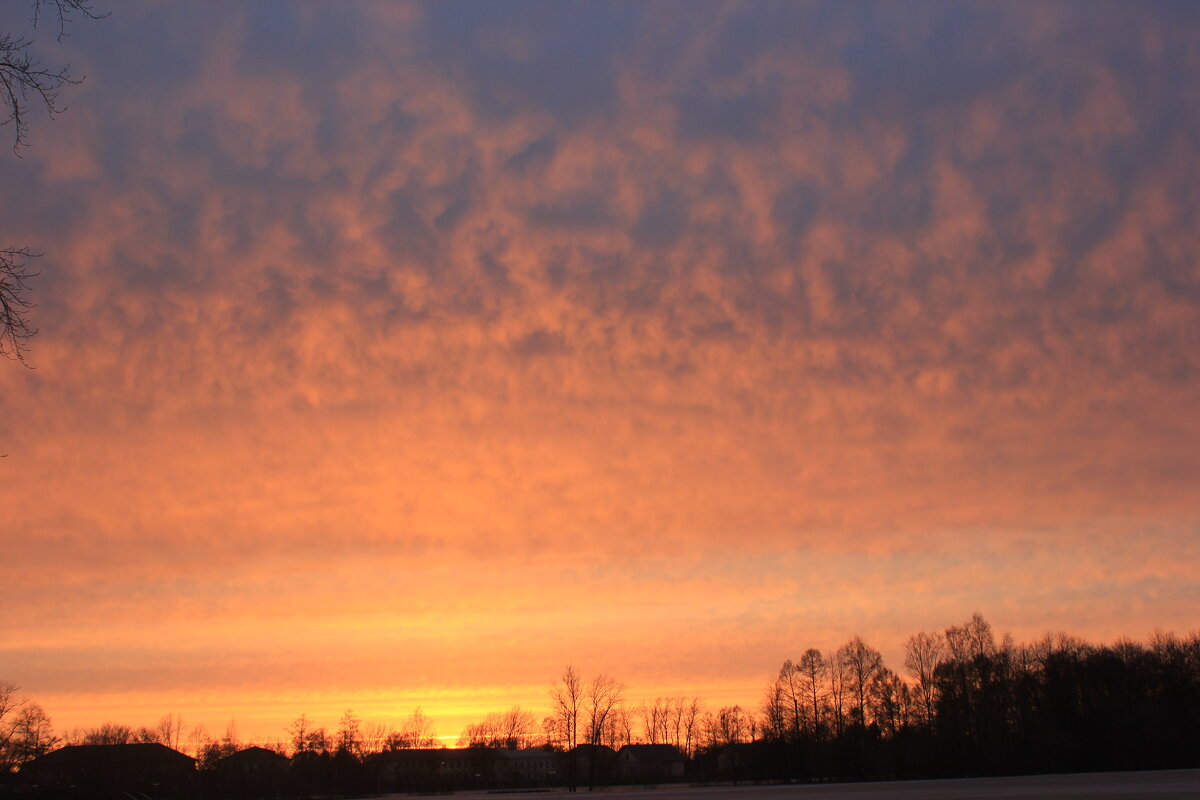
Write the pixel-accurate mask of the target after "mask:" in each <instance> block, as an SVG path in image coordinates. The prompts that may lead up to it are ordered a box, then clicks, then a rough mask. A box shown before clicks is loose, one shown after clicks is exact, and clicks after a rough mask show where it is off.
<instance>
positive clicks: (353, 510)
mask: <svg viewBox="0 0 1200 800" xmlns="http://www.w3.org/2000/svg"><path fill="white" fill-rule="evenodd" d="M18 5H19V4H18ZM553 8H554V12H553V13H547V11H546V9H547V7H544V6H542V5H539V4H536V3H521V2H518V3H511V4H505V6H504V11H503V12H502V13H501V12H497V11H492V10H490V8H489V7H485V6H482V5H478V4H472V5H469V6H468V7H467V8H466V9H464V8H462V7H461V6H460V5H459V4H457V3H453V2H445V3H431V4H420V3H411V4H408V3H406V4H403V5H400V4H392V3H378V4H376V3H354V4H349V5H341V4H339V5H338V6H336V7H334V6H332V5H322V4H304V5H292V4H272V3H248V4H245V5H241V6H238V7H236V8H224V9H222V11H221V13H219V14H215V13H212V11H211V10H210V9H205V8H203V7H198V6H164V5H161V4H153V3H129V4H122V5H121V6H120V7H119V8H118V7H114V8H113V9H112V12H113V13H112V15H111V16H110V17H109V18H107V19H105V20H103V21H100V22H94V23H93V22H87V23H84V22H80V23H78V24H75V25H73V27H72V29H71V34H72V35H71V36H70V37H69V38H68V39H65V40H64V41H63V42H62V43H54V42H52V41H51V42H46V43H43V42H41V41H40V40H39V42H38V44H39V46H44V47H45V48H46V49H45V50H44V51H43V52H44V59H45V60H46V61H47V62H48V63H50V62H57V61H59V60H61V61H62V62H63V63H66V62H68V61H69V62H70V63H72V65H73V66H74V68H75V69H77V70H78V71H79V74H86V75H87V80H86V81H85V82H84V83H83V84H81V85H78V86H73V87H70V90H69V92H68V93H67V104H68V105H69V106H70V108H69V111H68V112H66V113H64V114H62V115H59V116H58V117H57V118H56V119H54V120H53V121H43V120H40V119H39V120H35V122H34V125H33V127H32V129H31V132H30V140H31V144H30V146H29V147H28V148H26V149H24V150H23V151H22V153H21V155H22V158H20V159H16V158H11V157H4V158H0V180H2V184H0V185H3V186H5V187H9V188H6V191H5V192H3V193H0V214H2V216H0V219H2V220H3V224H2V225H0V233H2V234H3V235H2V236H0V244H3V245H4V246H8V245H9V244H10V243H11V244H12V245H15V246H22V245H27V246H30V247H32V248H33V249H35V250H41V251H45V256H44V257H43V258H42V259H40V261H39V262H38V265H37V266H38V267H39V268H40V269H41V270H42V275H41V276H40V277H39V278H38V279H37V280H36V282H35V283H34V291H35V295H34V299H35V300H36V302H37V303H38V308H37V309H36V311H35V315H34V322H35V324H36V325H37V327H39V328H40V333H39V334H38V336H37V337H36V339H35V340H34V342H33V349H32V352H31V355H30V359H31V363H32V365H33V366H34V367H35V369H31V370H27V369H22V368H21V367H19V366H18V365H16V364H0V410H2V416H0V419H2V420H3V425H0V452H2V453H7V454H8V457H7V458H5V459H3V460H0V471H2V473H3V477H2V480H0V503H2V504H3V508H4V509H5V523H4V526H3V528H2V529H0V545H2V547H3V553H4V557H3V559H0V605H2V606H3V608H5V609H6V613H5V614H3V615H2V616H0V680H11V681H14V682H17V683H19V684H20V685H21V686H22V688H23V691H24V692H25V693H26V694H28V695H29V696H30V697H32V698H33V699H34V700H37V701H38V702H40V703H42V704H43V705H44V706H45V707H46V709H47V711H48V712H49V713H50V715H51V716H52V718H53V719H54V722H55V725H56V727H57V728H58V729H59V730H65V729H70V728H72V727H75V726H81V725H89V724H96V723H99V722H102V721H106V720H113V721H118V722H126V723H129V724H133V725H141V724H151V723H153V722H154V721H155V720H157V719H158V718H159V717H160V716H161V715H163V714H166V713H171V712H178V713H182V714H183V715H184V717H185V721H186V722H187V723H188V724H195V723H199V722H202V723H203V724H204V725H205V726H206V727H207V728H208V729H209V731H210V732H211V733H213V734H214V735H220V733H221V732H222V731H223V730H224V728H225V726H226V724H227V723H228V722H229V721H230V720H231V719H235V720H236V721H237V725H238V730H239V733H240V734H241V735H242V736H244V737H246V738H258V739H263V740H271V739H278V738H281V737H283V736H285V729H286V726H287V724H288V723H289V722H290V721H291V720H293V719H295V718H296V717H297V716H299V715H300V714H302V713H303V714H307V715H308V716H309V717H312V718H314V719H316V720H318V721H319V723H320V724H323V725H326V726H328V727H330V728H333V727H335V726H336V725H337V721H338V719H339V718H340V716H341V714H342V713H343V712H344V711H345V710H346V709H354V710H355V712H356V713H358V714H359V715H360V716H361V717H363V718H364V719H368V720H373V721H377V722H380V723H385V724H399V723H400V722H401V721H402V720H403V718H404V717H406V716H407V715H408V714H409V713H410V712H411V710H412V709H413V708H415V707H421V708H422V709H423V710H424V711H425V713H427V714H428V715H429V716H430V717H432V718H433V719H434V722H435V725H436V726H437V732H438V734H439V735H440V736H442V737H443V738H444V739H445V740H449V739H450V738H455V737H457V734H458V732H459V731H460V730H461V729H462V727H463V726H464V725H465V724H467V723H469V722H471V721H474V720H477V719H479V718H481V717H482V716H483V715H484V714H486V713H487V712H488V711H498V710H503V709H506V708H509V707H511V706H513V705H514V704H519V705H521V706H523V707H525V708H527V709H528V710H530V711H532V712H533V713H535V714H536V715H538V716H539V719H540V717H541V716H542V715H543V713H544V712H545V710H546V707H547V694H546V689H547V687H548V685H549V684H550V682H551V681H552V680H554V678H555V677H556V676H558V675H559V674H560V673H561V670H562V668H563V666H564V665H565V664H567V663H573V664H574V665H575V666H576V667H578V668H579V669H580V670H582V671H583V672H585V673H586V674H588V675H592V674H596V673H605V674H609V675H612V676H614V677H616V678H618V679H620V680H622V681H624V682H625V683H626V684H627V685H628V687H629V696H630V698H631V702H637V701H640V700H642V699H647V698H653V697H655V696H660V695H663V696H665V695H685V696H695V695H698V696H701V697H703V698H704V699H705V700H706V702H707V703H708V704H709V706H710V708H716V707H717V706H719V705H723V704H731V703H735V702H736V703H741V704H743V705H746V706H750V707H756V706H757V704H758V702H759V700H760V695H761V691H762V687H764V686H765V685H766V683H767V682H768V681H769V680H770V678H771V677H772V676H773V675H774V674H775V672H776V671H777V670H778V668H779V664H780V663H781V662H782V661H783V660H784V659H785V658H796V657H797V656H798V655H799V654H800V653H802V652H803V651H804V650H805V649H806V648H808V647H819V648H822V649H830V648H834V647H837V646H838V645H840V644H842V643H843V642H845V641H846V640H848V639H849V638H850V637H851V636H854V635H861V636H863V637H864V638H865V639H866V640H867V641H868V642H870V643H871V644H872V645H874V646H875V647H877V648H879V649H880V650H881V651H883V653H884V655H885V657H886V659H887V662H888V664H889V666H891V667H892V668H893V669H896V670H900V669H902V667H903V660H902V657H901V647H902V644H903V642H904V640H905V638H906V637H907V636H908V635H909V634H911V633H914V632H916V631H919V630H930V629H933V630H937V629H942V628H944V627H945V626H947V625H950V624H955V623H959V622H961V621H962V620H964V619H966V618H967V617H968V616H969V615H970V614H971V613H972V612H975V611H979V612H981V613H983V614H984V616H985V617H987V618H988V620H989V621H991V622H992V624H993V625H994V627H995V628H996V630H997V631H998V632H1011V633H1013V634H1014V635H1015V636H1016V637H1017V638H1018V639H1021V640H1027V639H1032V638H1035V637H1038V636H1040V635H1041V634H1043V633H1045V632H1047V631H1057V630H1066V631H1069V632H1071V633H1073V634H1076V635H1079V636H1083V637H1087V638H1091V639H1095V640H1102V641H1111V640H1113V639H1115V638H1117V637H1118V636H1121V635H1128V636H1132V637H1137V638H1144V637H1145V636H1147V635H1148V634H1149V633H1150V632H1151V631H1152V630H1154V629H1155V628H1163V629H1174V630H1177V631H1180V632H1186V631H1189V630H1193V629H1195V628H1196V626H1197V620H1196V609H1197V608H1198V607H1200V605H1198V601H1200V584H1198V582H1197V580H1196V577H1195V576H1196V575H1197V574H1200V522H1198V520H1200V515H1198V513H1197V512H1198V511H1200V494H1198V493H1197V491H1196V488H1195V487H1196V485H1197V476H1198V475H1200V416H1198V415H1197V414H1196V409H1197V408H1200V356H1198V354H1200V271H1198V270H1200V233H1198V231H1200V224H1198V223H1197V219H1196V213H1197V212H1196V208H1197V203H1196V202H1195V187H1196V186H1197V185H1200V158H1198V154H1197V145H1196V141H1195V138H1194V136H1192V135H1191V133H1190V132H1191V131H1194V130H1196V129H1197V128H1198V127H1200V120H1198V119H1197V115H1198V114H1200V97H1197V94H1198V93H1200V87H1198V86H1197V85H1196V84H1195V82H1194V81H1189V82H1183V81H1180V80H1179V78H1178V76H1182V75H1195V74H1197V73H1198V72H1200V55H1198V54H1197V52H1196V48H1195V47H1194V42H1195V41H1196V40H1197V38H1198V35H1200V30H1198V28H1200V20H1198V17H1200V15H1198V14H1197V12H1196V11H1194V10H1192V9H1191V8H1190V7H1188V8H1181V7H1174V6H1172V7H1167V6H1150V7H1138V8H1137V9H1136V10H1134V9H1131V8H1128V7H1126V6H1123V5H1107V4H1101V5H1100V6H1099V7H1098V8H1096V7H1093V6H1089V7H1088V8H1086V9H1081V8H1080V7H1077V6H1074V5H1070V4H1060V3H1053V2H1052V3H1044V4H1039V5H1038V6H1036V7H1030V8H1022V9H1021V11H1020V13H1019V14H1018V13H1014V12H1013V10H1012V9H1011V8H1010V7H1008V6H1006V5H1004V4H999V3H997V4H969V5H966V6H942V5H922V6H911V5H906V6H904V7H898V6H894V5H891V4H887V3H867V4H850V5H846V4H839V3H828V4H823V3H816V4H803V5H791V4H783V5H772V6H748V7H747V6H743V5H740V4H725V3H713V4H711V5H710V7H708V8H707V9H704V10H702V11H701V12H700V13H697V12H695V11H693V10H692V6H691V5H690V4H689V5H688V11H687V13H681V12H682V11H683V7H682V6H677V5H674V4H670V3H653V4H647V5H644V6H634V5H623V4H602V3H596V4H585V5H580V6H569V7H559V6H554V7H553ZM5 13H9V12H5ZM6 24H7V23H6ZM12 24H13V25H18V24H27V20H26V19H25V18H24V17H22V18H21V19H19V20H15V21H14V22H13V23H12ZM10 27H11V26H10ZM0 30H2V29H0ZM947 31H954V32H957V33H955V34H954V35H951V34H948V33H947ZM50 38H51V39H52V38H53V37H50ZM7 130H8V129H7V128H0V133H4V132H5V131H7Z"/></svg>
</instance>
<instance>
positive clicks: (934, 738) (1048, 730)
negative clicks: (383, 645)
mask: <svg viewBox="0 0 1200 800" xmlns="http://www.w3.org/2000/svg"><path fill="white" fill-rule="evenodd" d="M547 700H548V705H549V713H547V714H545V715H544V716H542V717H541V719H540V721H539V717H538V715H537V714H535V713H534V712H532V711H529V710H526V709H523V708H520V707H513V708H510V709H507V710H503V711H495V712H490V713H488V714H486V715H485V716H484V717H483V718H482V719H480V720H479V721H477V722H474V723H471V724H469V725H467V726H466V727H465V728H464V729H463V730H462V731H461V733H460V734H459V736H458V740H457V746H458V747H461V748H476V749H493V750H500V749H508V750H519V749H534V748H537V749H542V750H547V751H554V752H560V753H568V752H575V751H580V750H586V751H587V752H588V753H590V754H591V755H590V757H589V760H588V761H587V766H586V769H587V771H588V773H589V774H587V775H586V776H583V775H581V776H578V777H579V778H580V780H581V781H582V780H583V779H585V778H586V780H587V781H588V782H589V783H593V784H594V783H596V782H603V781H604V780H605V776H604V775H602V774H600V773H601V771H602V769H603V765H604V764H603V758H602V757H598V756H597V754H602V753H603V752H611V751H616V750H619V749H620V748H621V747H622V746H624V745H626V744H634V743H645V744H658V745H671V746H673V747H674V748H676V749H677V750H678V751H679V753H680V754H681V755H682V756H683V757H684V758H686V759H688V763H689V776H690V777H691V778H692V779H698V780H771V781H816V780H838V779H863V778H867V779H871V778H916V777H955V776H974V775H1000V774H1019V773H1033V772H1047V771H1063V772H1070V771H1087V770H1105V769H1147V768H1170V767H1192V766H1200V634H1195V633H1193V634H1191V635H1189V636H1187V637H1178V636H1175V635H1173V634H1164V633H1156V634H1154V635H1153V636H1152V637H1150V639H1149V640H1148V641H1146V642H1134V641H1129V640H1122V641H1118V642H1116V643H1115V644H1112V645H1095V644H1090V643H1087V642H1085V641H1083V640H1081V639H1078V638H1075V637H1072V636H1068V635H1065V634H1059V635H1053V636H1045V637H1043V638H1042V639H1039V640H1037V641H1034V642H1030V643H1025V644H1018V643H1016V642H1015V641H1014V640H1013V639H1012V637H1011V636H1003V637H1000V638H999V639H997V637H996V636H995V635H994V634H993V631H992V628H991V626H990V625H989V624H988V622H987V621H986V620H984V618H983V617H982V616H980V615H979V614H975V615H974V616H972V617H971V618H970V619H969V620H967V621H966V622H964V623H962V624H960V625H951V626H949V627H947V628H945V629H944V630H942V631H940V632H920V633H916V634H913V635H912V636H910V637H909V638H908V640H907V641H906V642H905V645H904V664H903V667H902V670H901V671H899V672H897V671H894V670H893V669H891V668H890V667H888V666H887V665H886V664H885V663H884V658H883V656H882V654H881V653H880V652H879V651H878V650H876V649H875V648H873V647H872V646H871V645H870V644H868V643H867V642H865V641H864V640H863V639H862V638H861V637H858V636H855V637H853V638H852V639H850V640H849V641H847V642H846V643H845V644H843V645H842V646H841V647H838V648H835V649H832V650H830V651H827V652H822V651H821V650H819V649H817V648H808V649H805V650H803V651H802V652H800V653H799V655H798V657H797V658H796V659H795V660H792V659H788V660H786V661H784V663H783V664H782V665H781V666H780V668H779V670H778V672H777V673H775V674H774V675H773V676H772V678H771V679H770V680H769V681H768V682H767V685H766V687H765V689H764V693H763V699H762V701H761V703H760V705H759V707H758V708H744V707H742V706H740V705H733V706H725V707H721V708H717V709H709V708H706V707H705V704H704V703H703V702H702V701H701V700H700V698H697V697H683V696H662V697H658V698H655V699H653V700H647V701H645V702H641V703H636V704H635V703H631V702H629V700H628V698H627V693H626V689H625V687H624V685H623V684H622V683H621V682H620V681H618V680H617V679H615V678H613V677H611V676H608V675H603V674H601V675H595V676H592V677H591V678H590V679H587V678H585V676H584V675H583V674H581V673H580V672H579V671H577V670H576V669H575V668H574V666H567V667H566V668H565V669H564V670H563V672H562V674H561V675H560V676H559V677H558V678H557V679H556V680H555V681H554V682H553V683H552V685H551V687H550V688H549V690H548V692H547ZM131 742H157V743H161V744H164V745H166V746H168V747H171V748H174V749H177V750H181V751H185V752H187V753H188V754H189V755H191V756H193V757H194V758H195V759H196V760H197V764H198V766H199V768H200V770H201V771H202V772H203V771H212V770H215V769H216V768H217V765H218V764H219V762H220V761H221V759H222V758H225V757H226V756H229V755H232V754H233V753H235V752H237V751H238V750H240V749H242V748H243V747H245V746H246V745H247V744H249V743H248V742H244V741H242V740H241V739H240V738H239V737H238V735H237V730H236V725H235V724H233V723H230V726H229V728H228V729H227V730H226V731H225V733H224V735H223V736H220V737H216V736H211V735H209V734H208V732H207V731H206V730H205V729H204V728H203V726H197V727H195V728H192V729H190V732H186V733H185V725H184V722H183V720H182V718H181V717H180V716H179V715H176V714H169V715H166V716H164V717H162V718H161V719H160V720H159V722H158V723H157V724H156V725H154V726H152V727H140V728H135V727H131V726H126V725H121V724H116V723H108V724H105V725H101V726H98V727H94V728H87V729H76V730H72V731H68V732H65V733H62V734H56V733H55V731H54V729H53V727H52V724H51V720H50V718H49V717H48V716H47V714H46V713H45V711H44V710H43V709H42V708H41V707H40V706H39V705H38V704H36V703H35V702H33V701H32V700H30V699H28V698H23V697H21V696H20V695H19V693H18V690H17V687H16V686H14V685H12V684H0V770H2V774H3V775H4V776H7V777H9V778H11V777H12V776H13V775H14V774H15V773H17V772H18V771H19V769H20V768H21V766H22V765H23V764H26V763H28V762H29V761H31V760H33V759H35V758H37V757H38V756H40V755H43V754H45V753H47V752H49V751H51V750H53V749H55V748H57V747H60V746H62V745H64V744H124V743H131ZM254 744H257V745H258V746H261V747H265V748H267V749H269V750H273V751H275V752H278V753H281V754H283V755H285V756H287V757H288V758H289V759H291V762H292V764H293V766H294V767H295V766H296V765H299V767H300V768H302V769H308V770H309V771H310V772H312V773H313V774H314V775H317V774H320V775H324V776H326V777H324V778H322V779H321V781H319V782H320V783H321V784H322V786H323V788H325V789H333V788H335V787H334V786H333V784H336V783H337V779H335V778H332V777H329V776H331V775H339V774H340V775H343V776H349V775H356V776H358V777H357V778H355V779H354V785H355V786H356V788H359V789H369V785H370V781H369V779H368V776H367V771H365V767H366V765H368V764H369V763H370V762H371V759H372V757H373V756H377V755H379V754H383V753H388V752H394V751H400V750H414V749H423V748H438V747H444V746H445V745H444V744H443V743H442V739H441V738H439V737H438V736H437V733H436V731H435V726H434V721H433V720H432V719H431V718H430V717H428V716H427V715H426V714H425V713H424V712H423V711H422V710H421V709H419V708H418V709H414V710H413V711H412V713H411V714H410V715H409V716H408V717H407V718H405V719H403V720H401V721H400V722H399V723H398V724H397V725H384V724H381V723H375V722H368V721H365V720H363V719H361V718H360V717H359V716H358V715H356V714H355V713H354V712H353V711H347V712H346V713H345V714H344V715H343V716H342V718H341V720H340V722H339V724H338V726H337V728H336V729H333V730H330V729H327V728H325V727H324V726H321V725H317V724H316V723H314V722H313V721H312V720H310V719H309V717H308V716H307V715H304V714H302V715H300V716H299V717H297V718H296V720H295V721H294V722H293V723H292V724H291V725H289V726H288V727H287V729H286V731H285V735H284V736H281V737H280V738H278V739H277V740H273V741H257V742H254ZM572 763H574V762H572ZM572 769H574V767H572ZM347 780H349V779H348V778H347Z"/></svg>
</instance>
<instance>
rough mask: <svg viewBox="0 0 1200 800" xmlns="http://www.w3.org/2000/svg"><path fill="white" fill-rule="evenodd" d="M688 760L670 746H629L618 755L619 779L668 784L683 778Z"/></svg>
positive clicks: (631, 781) (616, 767) (617, 769)
mask: <svg viewBox="0 0 1200 800" xmlns="http://www.w3.org/2000/svg"><path fill="white" fill-rule="evenodd" d="M686 767H687V759H685V758H684V757H683V753H680V752H679V750H678V749H676V747H675V746H674V745H670V744H627V745H625V746H624V747H622V748H621V751H620V752H619V753H617V760H616V766H615V770H616V773H617V777H618V778H620V779H621V780H623V781H628V782H630V783H666V782H669V781H677V780H681V779H682V778H683V773H684V769H685V768H686Z"/></svg>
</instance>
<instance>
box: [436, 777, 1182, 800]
mask: <svg viewBox="0 0 1200 800" xmlns="http://www.w3.org/2000/svg"><path fill="white" fill-rule="evenodd" d="M584 792H586V790H584ZM584 792H581V794H583V793H584ZM560 793H561V794H566V792H528V793H513V794H505V795H504V796H505V797H509V798H530V800H533V798H539V797H542V798H544V797H546V796H547V795H548V794H560ZM600 793H601V794H608V795H613V796H614V800H617V798H619V800H683V799H684V798H697V800H793V798H794V799H795V800H826V798H828V800H860V799H861V800H880V799H881V798H887V799H888V800H919V799H920V798H930V800H985V798H986V800H992V799H993V798H996V799H997V800H998V799H999V798H1019V799H1020V800H1033V799H1034V798H1056V799H1061V798H1081V799H1082V798H1092V797H1096V798H1104V800H1139V798H1151V799H1152V800H1176V799H1178V800H1183V799H1184V798H1188V799H1189V800H1195V798H1200V770H1164V771H1155V772H1103V773H1086V774H1081V775H1030V776H1022V777H1015V778H969V779H961V780H941V781H887V782H879V783H842V784H836V785H825V786H817V785H803V786H663V787H657V788H646V789H607V790H603V791H601V792H600ZM454 796H455V797H456V798H460V800H461V799H462V798H485V797H486V798H495V797H496V795H495V794H486V793H463V794H456V795H454Z"/></svg>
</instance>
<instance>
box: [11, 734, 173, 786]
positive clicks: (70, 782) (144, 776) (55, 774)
mask: <svg viewBox="0 0 1200 800" xmlns="http://www.w3.org/2000/svg"><path fill="white" fill-rule="evenodd" d="M21 775H22V777H23V778H24V779H25V780H26V782H28V783H29V784H30V785H32V786H35V787H36V788H37V790H38V792H39V793H41V794H70V796H72V797H78V798H88V797H104V796H109V795H116V794H130V793H138V794H142V795H145V796H146V797H148V798H150V800H175V798H180V797H184V796H187V795H190V794H191V793H192V791H193V790H194V788H195V785H196V762H195V760H194V759H193V758H191V757H190V756H186V755H184V754H183V753H180V752H179V751H178V750H172V749H171V748H169V747H167V746H166V745H162V744H149V743H148V744H143V743H137V744H84V745H68V746H67V747H62V748H59V749H58V750H54V751H51V752H49V753H46V755H44V756H40V757H39V758H35V759H34V760H33V761H31V762H29V763H28V764H26V765H25V767H24V768H23V769H22V770H21Z"/></svg>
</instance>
